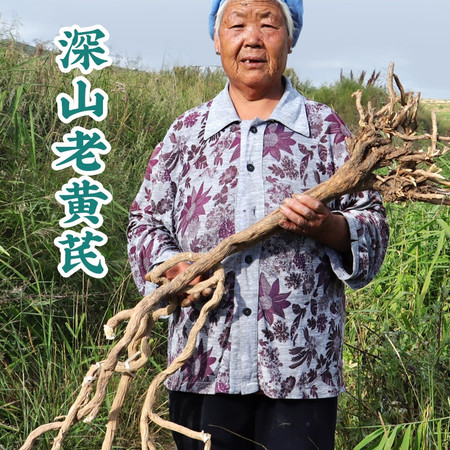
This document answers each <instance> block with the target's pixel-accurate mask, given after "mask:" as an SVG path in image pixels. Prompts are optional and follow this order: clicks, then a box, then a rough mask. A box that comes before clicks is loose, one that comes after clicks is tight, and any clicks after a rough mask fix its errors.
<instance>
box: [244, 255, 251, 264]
mask: <svg viewBox="0 0 450 450" xmlns="http://www.w3.org/2000/svg"><path fill="white" fill-rule="evenodd" d="M244 261H245V262H246V263H247V264H251V263H252V262H253V257H252V256H251V255H247V256H246V257H245V258H244Z"/></svg>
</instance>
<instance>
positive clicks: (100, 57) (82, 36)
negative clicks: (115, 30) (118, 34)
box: [54, 25, 112, 74]
mask: <svg viewBox="0 0 450 450" xmlns="http://www.w3.org/2000/svg"><path fill="white" fill-rule="evenodd" d="M108 39H109V33H108V31H106V29H105V28H103V27H102V26H101V25H94V26H91V27H86V28H82V27H79V26H78V25H72V26H71V27H64V28H61V29H60V30H59V35H58V36H56V37H55V39H54V42H55V44H56V46H57V47H58V48H59V49H60V50H61V51H62V54H61V55H58V56H57V57H56V62H57V63H58V66H59V70H61V72H64V73H68V72H70V71H71V70H72V69H75V68H78V69H80V70H81V72H82V73H84V74H88V73H91V72H92V70H93V69H96V70H101V69H103V68H104V67H107V66H110V65H111V64H112V60H111V58H110V57H109V56H108V54H109V49H108V47H106V45H104V41H107V40H108Z"/></svg>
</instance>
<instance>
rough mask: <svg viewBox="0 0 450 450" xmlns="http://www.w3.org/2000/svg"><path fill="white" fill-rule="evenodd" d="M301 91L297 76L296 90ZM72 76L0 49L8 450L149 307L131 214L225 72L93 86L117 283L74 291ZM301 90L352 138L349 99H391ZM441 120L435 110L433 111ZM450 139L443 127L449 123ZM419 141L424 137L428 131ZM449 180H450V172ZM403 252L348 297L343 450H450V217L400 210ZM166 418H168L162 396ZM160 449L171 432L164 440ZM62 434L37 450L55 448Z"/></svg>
mask: <svg viewBox="0 0 450 450" xmlns="http://www.w3.org/2000/svg"><path fill="white" fill-rule="evenodd" d="M291 75H295V74H292V73H291ZM74 77H75V74H62V73H61V72H59V71H58V69H57V67H56V64H55V62H54V59H53V57H52V56H50V55H48V54H36V55H25V54H24V53H23V52H22V51H20V49H18V48H16V47H15V46H14V45H12V44H8V45H5V44H3V45H2V46H0V174H1V177H0V367H1V369H2V370H0V449H2V450H3V449H7V450H14V449H18V448H19V447H20V445H21V443H22V442H23V440H24V439H25V437H26V436H27V435H28V433H29V432H30V431H31V430H33V429H34V428H35V427H37V426H38V425H41V424H43V423H47V422H50V421H52V420H53V419H54V418H55V417H57V416H60V415H64V414H66V413H67V410H68V408H69V407H70V405H71V404H72V402H73V400H74V398H75V395H76V391H77V389H78V388H79V386H80V385H81V383H82V382H83V377H84V374H85V372H86V371H87V369H88V368H89V366H90V365H91V364H93V363H95V362H96V361H99V360H101V359H102V358H104V356H105V354H106V352H107V351H108V350H109V349H110V348H111V343H110V342H109V341H106V340H105V339H104V337H103V324H104V323H105V322H106V320H107V319H108V318H109V317H111V316H112V315H113V314H115V313H116V312H117V311H120V310H122V309H125V308H129V307H131V306H133V305H134V304H136V302H137V301H138V300H139V299H140V297H139V295H138V293H137V291H136V288H135V286H134V284H133V281H132V279H131V276H130V269H129V265H128V262H127V256H126V237H125V230H126V225H127V221H128V218H127V211H128V208H129V206H130V204H131V202H132V200H133V198H134V196H135V194H136V192H137V189H138V186H139V185H140V183H141V180H142V177H143V175H144V171H145V167H146V164H147V161H148V158H149V156H150V154H151V151H152V149H153V148H154V146H155V145H156V144H157V143H158V142H159V141H160V140H161V139H162V137H163V136H164V134H165V131H166V130H167V128H168V127H169V125H170V123H171V122H172V121H173V120H174V118H175V117H176V116H177V115H179V114H181V113H182V112H184V111H185V110H187V109H188V108H190V107H191V106H194V105H197V104H199V103H201V102H203V101H205V100H208V99H210V98H212V97H213V96H214V95H215V94H216V93H217V92H218V91H219V90H220V89H221V88H222V87H223V84H224V82H225V78H224V76H223V74H222V73H221V72H202V71H200V70H198V69H195V68H183V67H179V68H175V69H173V70H171V71H164V72H158V73H146V72H141V71H137V70H123V69H118V68H115V67H111V68H108V69H104V70H103V71H101V72H100V73H96V74H95V73H93V74H91V75H90V76H89V77H88V78H89V80H90V81H91V83H92V85H93V86H95V87H98V88H101V89H103V90H104V91H105V92H107V93H108V95H109V97H110V109H109V114H108V117H107V119H106V120H105V121H104V122H102V123H100V124H95V126H97V127H98V128H100V129H101V130H102V131H103V132H104V133H105V136H106V138H107V139H108V141H109V142H110V144H111V147H112V150H111V152H110V153H109V154H108V155H107V156H105V157H104V161H105V164H106V170H105V172H103V173H102V174H101V175H99V176H97V177H95V178H96V179H97V180H99V181H101V182H102V184H103V185H104V187H105V188H106V189H108V190H109V191H110V192H111V193H112V195H113V199H114V200H113V202H111V203H110V204H109V205H106V206H104V207H103V209H102V215H103V217H104V224H103V226H102V228H101V231H102V232H104V233H105V234H106V235H107V236H108V238H109V240H108V243H107V244H106V245H105V246H104V247H102V253H103V254H104V256H105V258H106V262H107V265H108V268H109V272H108V275H107V276H106V277H105V278H103V279H100V280H96V279H93V278H89V277H86V276H84V275H83V274H82V273H80V272H78V273H76V274H74V275H73V276H72V277H70V278H68V279H64V278H62V277H61V276H60V275H59V274H58V272H57V270H56V266H57V264H58V262H59V253H58V250H57V248H56V247H55V246H54V245H53V239H54V238H55V237H57V236H59V235H60V234H61V232H62V229H61V227H60V226H59V224H58V221H59V219H60V218H61V217H62V215H63V208H62V206H61V205H59V204H58V203H57V202H56V200H55V198H54V194H55V192H56V191H58V190H60V189H61V186H62V185H63V184H64V183H66V182H67V181H68V179H69V178H70V177H72V176H73V172H71V171H69V170H65V171H60V172H56V171H53V170H52V169H51V163H52V161H53V160H54V158H55V155H54V154H53V153H52V151H51V145H52V143H54V142H57V141H59V140H61V139H62V136H63V135H64V134H65V133H67V132H69V131H70V129H71V128H72V126H75V125H80V126H85V127H86V128H90V127H92V126H93V124H92V121H86V120H83V119H78V120H77V121H75V122H74V123H71V124H70V126H69V125H64V124H62V123H61V122H60V121H59V120H58V118H57V112H56V102H55V98H56V96H57V94H59V93H61V92H71V89H72V87H71V81H72V79H73V78H74ZM293 78H294V82H295V84H296V86H297V87H298V89H299V90H300V91H302V92H303V93H305V94H306V95H307V96H309V97H312V98H314V99H316V100H318V101H324V102H326V103H329V104H333V106H334V107H335V108H336V110H337V111H338V112H339V113H340V114H341V115H342V116H344V118H345V120H346V121H347V122H348V123H349V125H350V126H351V127H352V128H353V129H355V128H356V127H357V123H358V117H357V113H356V110H355V108H354V106H353V101H354V100H353V99H352V98H351V96H350V95H351V93H352V92H353V91H354V90H356V89H358V88H362V89H364V99H365V101H367V100H371V101H372V102H373V103H374V104H379V103H380V102H383V100H384V99H385V98H386V92H385V90H384V88H383V87H382V86H379V87H376V86H365V85H363V84H361V83H359V81H355V80H352V79H345V78H344V79H341V80H340V81H338V82H336V84H334V85H332V86H324V87H321V88H313V87H311V86H310V85H309V84H308V83H300V82H299V81H298V80H296V79H295V76H294V77H293ZM425 108H428V105H427V104H426V105H425ZM443 121H444V123H445V117H444V118H443ZM421 127H423V128H424V129H427V127H429V122H428V121H427V120H424V121H423V122H422V123H421ZM441 166H442V167H443V170H444V171H445V173H446V175H447V176H450V161H449V159H448V158H447V159H443V160H442V161H441ZM387 208H388V215H389V221H390V225H391V229H392V233H391V234H392V238H391V242H390V246H389V250H388V254H387V258H386V261H385V264H384V265H383V268H382V270H381V272H380V274H379V275H378V277H377V278H376V279H375V280H374V281H373V282H372V283H371V284H370V285H369V286H367V287H366V288H364V289H362V290H360V291H357V292H349V293H348V318H347V329H346V341H345V378H346V384H347V387H348V391H347V393H346V394H344V395H343V396H342V397H341V398H340V403H339V422H338V433H337V448H338V449H342V450H347V449H351V448H355V449H362V448H364V449H375V448H378V449H397V448H398V449H400V448H401V449H415V450H421V449H430V450H431V449H445V448H446V443H448V442H449V441H450V430H449V416H450V412H449V401H450V398H449V397H450V392H449V387H448V370H449V302H448V300H449V293H450V272H449V267H450V226H449V224H450V211H449V210H450V208H445V207H439V206H431V205H423V204H405V205H403V204H389V205H387ZM165 336H166V330H165V323H164V322H162V323H159V324H158V325H157V327H156V330H155V332H154V335H153V337H152V340H151V346H152V347H153V349H154V352H153V357H152V358H151V360H150V363H149V364H148V366H147V367H146V368H145V369H142V370H141V371H140V372H139V373H138V374H137V376H136V379H135V380H134V382H133V385H132V386H133V387H132V389H131V392H130V393H129V397H128V399H127V402H126V405H125V409H124V411H123V415H122V418H121V423H120V430H119V433H118V436H117V439H116V441H115V445H114V448H115V449H128V450H129V449H138V448H140V440H139V433H138V420H139V412H140V407H141V404H142V399H143V395H144V393H145V390H146V387H147V386H148V384H149V382H150V380H151V378H152V377H153V376H154V375H155V374H156V373H158V371H160V370H161V368H162V367H164V365H165V345H166V337H165ZM117 382H118V378H114V382H113V385H112V386H110V388H109V392H108V396H107V400H106V403H105V405H104V407H103V408H102V410H101V413H100V415H99V417H98V418H97V419H96V420H95V421H94V422H93V423H91V424H84V423H80V424H78V425H76V426H75V427H74V429H72V430H71V431H70V433H69V436H68V438H67V441H66V444H65V448H67V449H72V448H76V449H81V450H91V449H93V448H101V441H102V433H103V432H104V430H105V424H106V421H107V411H108V409H109V407H110V406H111V402H112V397H113V394H114V388H115V385H116V384H117ZM158 408H159V411H161V413H162V414H166V413H167V403H166V396H165V393H164V392H162V393H161V396H160V401H159V406H158ZM151 431H152V433H153V434H154V435H155V436H156V441H157V443H158V445H159V448H161V449H168V448H169V446H170V442H171V439H170V436H169V434H168V433H167V432H165V431H163V430H159V429H158V428H157V427H153V428H152V430H151ZM52 438H53V436H52V435H51V434H49V435H46V436H45V437H43V438H41V439H40V440H39V443H38V445H37V448H38V449H47V448H50V446H51V442H52Z"/></svg>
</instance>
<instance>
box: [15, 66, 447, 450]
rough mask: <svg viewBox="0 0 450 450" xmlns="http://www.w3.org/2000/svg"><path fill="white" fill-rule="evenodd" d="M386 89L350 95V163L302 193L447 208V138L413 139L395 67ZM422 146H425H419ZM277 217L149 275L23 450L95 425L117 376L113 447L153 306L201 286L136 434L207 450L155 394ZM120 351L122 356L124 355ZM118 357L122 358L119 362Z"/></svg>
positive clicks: (412, 120) (107, 443)
mask: <svg viewBox="0 0 450 450" xmlns="http://www.w3.org/2000/svg"><path fill="white" fill-rule="evenodd" d="M394 83H395V84H396V86H397V91H398V93H397V92H396V90H395V86H394ZM388 88H389V103H387V104H386V105H385V106H384V107H383V108H382V109H380V110H379V111H375V110H374V108H373V107H372V106H371V105H370V104H368V105H367V106H366V107H363V105H362V104H361V96H362V93H361V92H356V93H355V94H354V96H355V97H356V107H357V109H358V111H359V116H360V121H359V130H358V131H357V133H356V134H355V135H354V136H353V137H351V138H349V139H348V140H347V146H348V149H349V153H350V159H349V160H348V161H347V162H346V163H345V164H344V165H343V166H342V167H341V168H340V169H339V170H338V171H337V172H336V173H335V175H334V176H333V177H331V178H330V179H329V180H327V181H326V182H324V183H322V184H320V185H317V186H316V187H314V188H313V189H311V190H309V191H308V192H307V194H309V195H311V196H313V197H315V198H317V199H318V200H320V201H322V202H325V203H326V202H329V201H331V200H333V199H335V198H338V197H340V196H342V195H344V194H348V193H352V192H357V191H361V190H366V189H374V190H378V191H380V192H381V194H382V195H383V198H384V200H385V201H387V202H393V201H410V200H413V201H421V202H428V203H435V204H443V205H450V180H448V179H446V178H445V177H444V176H442V175H441V174H440V171H439V169H438V167H437V164H438V161H439V159H440V158H441V157H443V156H444V155H445V154H446V153H447V152H448V150H449V148H448V146H447V145H448V142H449V141H450V138H448V137H442V138H441V137H440V136H439V135H438V131H437V124H436V117H435V116H434V115H433V130H432V133H431V134H417V132H416V129H417V122H416V118H417V111H418V106H419V99H420V95H414V94H412V93H405V92H404V90H403V87H402V85H401V83H400V81H399V80H398V78H397V76H396V75H395V74H394V67H393V64H391V66H390V68H389V74H388ZM425 145H427V146H428V148H426V149H423V146H425ZM282 217H283V216H282V215H281V213H280V212H279V211H278V210H277V211H274V212H272V213H271V214H269V215H267V216H266V217H265V218H264V219H262V220H261V221H260V222H258V223H255V224H254V225H252V226H250V227H249V228H247V229H246V230H244V231H242V232H240V233H237V234H234V235H232V236H230V237H229V238H227V239H225V240H223V241H222V242H221V243H220V244H219V245H218V246H217V247H216V248H214V249H213V250H211V251H210V252H209V253H206V254H203V255H198V254H182V255H178V256H177V257H176V258H174V259H171V260H170V261H168V262H166V263H165V264H163V265H161V266H159V267H158V268H157V269H156V270H155V271H154V272H152V273H151V274H149V275H147V279H148V280H151V281H153V282H155V283H157V284H160V285H161V286H160V287H159V288H158V289H156V290H155V291H153V292H152V293H151V294H149V295H147V296H146V297H144V298H143V299H142V300H141V301H140V302H139V303H138V304H137V305H136V306H135V307H134V308H133V309H131V310H127V311H123V312H121V313H119V314H117V315H116V316H114V317H113V318H112V319H110V320H109V322H108V323H107V325H105V332H106V335H107V338H110V339H113V338H114V330H115V329H117V327H118V326H119V325H120V324H121V323H123V322H125V321H128V325H127V326H126V329H125V331H124V334H123V337H122V338H121V339H120V340H119V341H118V342H117V343H116V345H115V346H114V347H113V348H112V349H111V350H110V352H109V354H108V356H107V358H106V359H105V360H104V361H101V362H98V363H97V364H95V365H93V366H92V367H91V368H90V369H89V371H88V372H87V374H86V376H85V377H84V381H83V383H82V386H81V389H80V392H79V394H78V397H77V399H76V400H75V402H74V403H73V405H72V407H71V408H70V410H69V412H68V413H67V415H66V416H65V417H64V420H59V421H58V420H56V421H55V422H52V423H49V424H46V425H42V426H40V427H38V428H37V429H35V430H34V431H33V432H32V433H31V434H30V435H29V436H28V438H27V440H26V442H25V443H24V445H23V446H22V447H21V450H26V449H30V448H31V447H32V445H33V443H34V441H35V440H36V438H37V437H38V436H40V435H41V434H43V433H45V432H47V431H51V430H59V432H58V435H57V437H56V438H55V441H54V444H53V449H54V450H56V449H60V448H61V446H62V443H63V441H64V438H65V436H66V434H67V433H68V431H69V429H70V428H71V427H72V426H73V425H74V424H75V423H77V422H78V421H80V420H84V421H85V422H90V421H92V420H94V418H95V417H96V416H97V414H98V413H99V409H100V406H101V405H102V403H103V401H104V400H105V397H106V393H107V387H108V383H109V381H110V379H111V377H112V375H113V374H114V372H119V373H121V381H120V384H119V387H118V390H117V393H116V395H115V398H114V402H113V404H112V406H111V409H110V413H109V421H108V427H107V431H106V435H105V438H104V442H103V447H102V449H103V450H107V449H111V448H112V443H113V439H114V435H115V433H116V430H117V426H118V419H119V414H120V411H121V408H122V405H123V403H124V400H125V397H126V396H127V392H128V389H129V386H130V383H131V381H132V380H133V376H134V374H135V372H136V371H137V370H139V369H140V368H142V367H143V366H144V365H145V364H146V363H147V361H148V359H149V357H150V346H149V339H150V334H151V330H152V327H153V324H154V323H155V321H156V320H158V318H159V317H160V316H161V315H168V314H171V313H172V312H173V311H174V310H175V308H176V306H175V304H176V303H175V302H171V303H169V306H168V307H166V308H160V309H156V308H157V307H158V305H159V304H160V303H161V302H162V301H163V300H167V299H170V298H172V297H173V296H175V295H176V294H177V293H179V292H191V293H193V292H194V291H195V292H201V291H203V290H204V289H205V288H206V287H212V288H214V295H213V297H212V298H211V300H210V301H208V302H207V303H206V304H205V306H204V307H203V309H202V311H201V313H200V317H199V318H198V320H197V322H196V325H195V327H194V328H193V329H192V332H191V334H190V336H189V339H188V344H187V346H186V348H185V349H184V351H183V352H182V354H181V355H180V356H179V357H178V358H176V359H175V360H174V361H173V363H172V364H171V365H170V367H169V368H167V369H166V370H164V371H163V372H161V373H160V374H159V375H157V376H156V377H155V379H154V380H153V381H152V383H151V384H150V387H149V389H148V392H147V396H146V398H145V401H144V404H143V408H142V414H141V419H140V430H141V437H142V449H155V448H156V447H155V445H154V444H153V442H152V440H151V437H150V433H149V421H154V422H156V423H157V424H159V425H161V426H163V427H166V428H168V429H171V430H175V431H178V432H180V433H184V434H186V435H187V436H190V437H192V438H193V439H198V440H201V441H204V442H205V449H208V448H210V445H211V440H210V435H208V434H206V433H203V432H196V431H193V430H189V429H187V428H185V427H181V426H179V425H177V424H174V423H172V422H168V421H166V420H164V419H162V418H161V417H159V416H158V415H156V414H155V413H154V412H153V405H154V402H155V396H156V391H157V389H158V387H159V386H160V385H161V384H162V383H163V382H164V380H165V379H166V378H167V377H168V376H169V375H170V374H172V373H174V372H175V371H176V370H178V369H179V368H180V367H181V366H182V365H183V363H184V362H185V361H186V360H187V359H188V358H189V357H190V356H191V355H192V353H193V351H194V348H195V343H196V337H197V334H198V332H199V331H200V329H201V328H202V326H203V325H204V322H205V319H206V317H207V315H208V313H209V312H210V311H211V310H212V309H213V308H215V307H216V306H217V305H218V303H219V302H220V299H221V297H222V294H223V283H224V271H223V268H222V267H221V261H222V260H223V259H224V258H226V257H227V256H229V255H232V254H234V253H237V252H239V251H242V250H244V249H246V248H248V247H251V246H253V245H255V244H256V243H258V242H260V241H262V240H264V239H266V238H267V237H268V236H270V235H272V234H274V233H276V232H277V231H278V230H279V227H278V223H279V221H280V219H282ZM182 260H183V261H191V262H193V264H192V265H191V266H190V267H189V268H188V269H187V270H186V271H184V272H183V273H181V274H180V275H178V276H177V277H176V278H175V279H174V280H172V281H171V282H168V280H165V279H163V278H161V274H162V273H164V271H166V270H167V269H168V268H169V267H171V266H173V265H175V264H177V263H178V262H179V261H182ZM211 271H212V272H213V276H212V277H211V278H209V279H208V280H205V281H203V282H202V283H200V284H197V285H196V286H195V288H190V287H189V286H188V285H189V283H190V281H191V280H193V279H194V278H195V277H196V276H198V275H200V274H205V273H208V272H211ZM189 289H190V290H189ZM125 353H127V356H126V357H124V356H123V355H124V354H125ZM121 358H122V359H126V360H125V361H122V360H121Z"/></svg>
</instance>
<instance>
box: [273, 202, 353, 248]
mask: <svg viewBox="0 0 450 450" xmlns="http://www.w3.org/2000/svg"><path fill="white" fill-rule="evenodd" d="M280 212H281V213H282V214H283V215H284V216H285V217H286V218H285V219H283V220H281V221H280V223H279V225H280V227H281V228H284V229H285V230H289V231H292V232H294V233H297V234H299V235H301V236H309V237H312V238H313V239H315V240H316V241H318V242H320V243H322V244H325V245H328V246H330V247H332V248H333V249H335V250H337V251H339V252H342V253H350V252H351V245H350V231H349V228H348V224H347V220H346V219H345V217H344V216H342V215H341V214H339V213H335V214H333V213H332V212H331V211H330V210H329V209H328V207H327V206H326V205H324V204H323V203H322V202H319V201H318V200H316V199H315V198H313V197H310V196H309V195H305V194H303V195H299V194H294V195H293V196H292V197H291V198H286V199H284V201H283V204H282V205H281V206H280Z"/></svg>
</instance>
